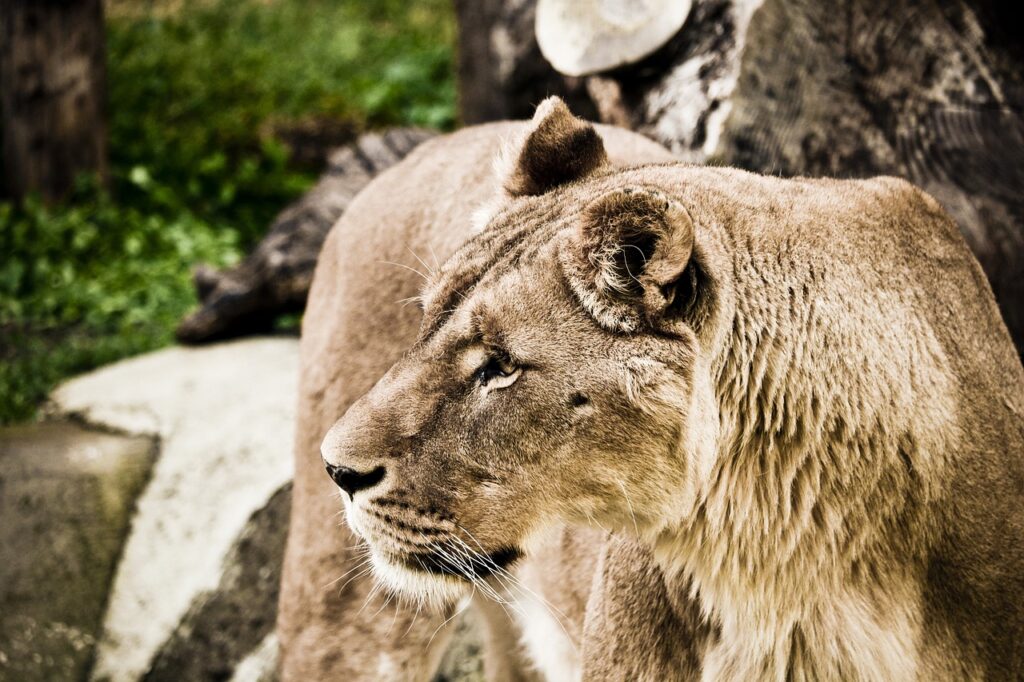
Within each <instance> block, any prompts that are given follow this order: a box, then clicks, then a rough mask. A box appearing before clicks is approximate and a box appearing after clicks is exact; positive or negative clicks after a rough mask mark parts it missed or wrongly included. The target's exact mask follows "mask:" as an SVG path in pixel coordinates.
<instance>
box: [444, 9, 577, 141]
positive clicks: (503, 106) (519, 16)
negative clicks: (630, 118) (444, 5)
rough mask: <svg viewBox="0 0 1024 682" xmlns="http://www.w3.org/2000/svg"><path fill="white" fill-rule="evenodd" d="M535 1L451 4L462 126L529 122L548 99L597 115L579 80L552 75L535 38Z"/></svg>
mask: <svg viewBox="0 0 1024 682" xmlns="http://www.w3.org/2000/svg"><path fill="white" fill-rule="evenodd" d="M535 9H536V4H535V2H534V1H533V0H455V14H456V16H457V18H458V23H459V39H458V40H459V45H458V52H459V59H458V76H459V118H460V119H461V121H462V123H463V124H464V125H472V124H475V123H485V122H487V121H501V120H505V119H519V118H530V117H531V116H533V108H534V107H535V106H537V103H538V102H540V101H541V100H542V99H544V98H545V97H547V96H548V95H558V96H560V97H561V98H562V99H564V100H565V101H566V102H567V103H568V104H569V106H570V107H571V108H572V109H573V111H574V112H575V113H577V114H578V115H580V116H584V117H587V118H593V117H595V116H596V114H597V112H596V111H595V109H594V107H593V105H592V104H591V103H590V100H589V98H588V97H587V92H586V88H585V86H584V84H583V81H582V79H579V78H566V77H564V76H562V75H561V74H559V73H556V72H555V71H554V70H553V69H552V68H551V66H550V65H549V64H548V63H547V61H545V60H544V57H543V56H542V55H541V53H540V48H539V47H538V46H537V39H536V38H535V37H534V32H533V21H534V15H535Z"/></svg>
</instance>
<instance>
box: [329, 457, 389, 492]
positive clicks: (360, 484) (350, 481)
mask: <svg viewBox="0 0 1024 682" xmlns="http://www.w3.org/2000/svg"><path fill="white" fill-rule="evenodd" d="M324 465H325V466H326V467H327V473H328V475H329V476H330V477H331V480H333V481H334V482H335V483H337V484H338V487H339V488H341V489H342V490H344V491H345V492H346V493H348V496H349V497H354V496H355V494H356V493H357V492H359V491H360V490H366V489H367V488H372V487H373V486H375V485H377V484H378V483H380V482H381V481H382V480H384V473H385V470H384V467H377V468H375V469H373V470H372V471H366V472H363V471H356V470H355V469H349V468H348V467H339V466H335V465H333V464H330V463H328V462H324Z"/></svg>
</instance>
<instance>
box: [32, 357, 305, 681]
mask: <svg viewBox="0 0 1024 682" xmlns="http://www.w3.org/2000/svg"><path fill="white" fill-rule="evenodd" d="M297 379H298V342H297V340H295V339H280V338H277V339H250V340H244V341H236V342H232V343H224V344H219V345H215V346H207V347H203V348H189V349H186V348H170V349H167V350H163V351H158V352H156V353H152V354H149V355H144V356H141V357H138V358H134V359H131V360H126V361H124V362H120V363H118V364H115V365H111V366H109V367H105V368H103V369H100V370H98V371H96V372H93V373H91V374H87V375H85V376H82V377H79V378H77V379H74V380H72V381H70V382H68V383H66V384H64V385H63V386H61V387H60V388H58V389H57V391H56V392H55V393H54V395H53V396H52V400H53V403H54V405H55V410H56V411H57V412H60V413H65V414H76V415H79V416H81V417H82V418H84V419H85V420H87V421H88V422H91V423H94V424H99V425H102V426H105V427H109V428H113V429H117V430H121V431H127V432H130V433H133V434H147V435H155V436H157V437H159V438H160V440H161V447H160V450H161V452H160V457H159V459H158V461H157V463H156V464H155V466H154V468H153V474H152V478H151V480H150V482H149V484H148V486H147V487H146V489H145V491H144V492H143V493H142V495H141V496H140V497H139V500H138V510H137V512H136V515H135V517H134V520H133V522H132V529H131V532H130V534H129V537H128V540H127V542H126V544H125V548H124V554H123V557H122V559H121V562H120V564H119V566H118V569H117V575H116V577H115V580H114V586H113V590H112V592H111V595H110V602H109V606H108V610H107V614H106V618H105V622H104V635H103V637H102V639H101V640H100V643H99V645H98V648H97V659H96V666H95V669H94V671H93V677H94V679H109V680H112V682H122V681H125V682H127V681H128V680H136V679H138V678H139V677H140V676H141V675H142V674H143V673H145V671H146V670H147V669H148V667H149V664H150V661H151V660H152V658H153V656H154V654H155V653H156V651H157V649H158V648H159V647H160V645H161V644H162V643H163V642H164V641H165V640H166V639H167V638H168V636H169V635H170V634H171V632H172V630H173V629H174V627H175V626H176V625H177V624H178V622H179V621H180V620H181V617H182V616H183V615H184V613H185V611H186V610H187V609H188V607H189V604H190V603H191V602H192V600H193V598H194V597H195V596H196V595H197V594H199V593H200V592H202V591H203V590H208V589H213V588H215V587H216V586H217V582H218V579H219V577H220V575H221V572H222V563H223V560H224V557H225V555H226V553H227V552H228V550H229V549H230V547H231V545H232V543H233V541H234V540H235V538H236V537H237V536H238V534H239V532H240V531H241V530H242V528H243V527H244V525H245V523H246V521H247V520H248V519H249V517H250V515H251V514H252V513H253V512H254V511H256V510H257V509H259V508H260V507H262V506H263V505H264V504H265V503H266V501H267V499H268V498H269V497H270V496H271V495H272V494H273V493H274V491H276V490H277V489H278V488H280V487H281V486H282V485H283V484H284V483H286V482H287V481H288V480H290V478H291V476H292V436H293V431H294V421H295V403H296V387H297Z"/></svg>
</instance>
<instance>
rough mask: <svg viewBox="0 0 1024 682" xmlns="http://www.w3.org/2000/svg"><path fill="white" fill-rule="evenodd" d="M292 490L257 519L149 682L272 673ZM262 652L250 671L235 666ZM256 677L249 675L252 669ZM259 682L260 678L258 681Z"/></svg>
mask: <svg viewBox="0 0 1024 682" xmlns="http://www.w3.org/2000/svg"><path fill="white" fill-rule="evenodd" d="M291 492H292V487H291V484H290V483H289V484H287V485H285V486H283V487H282V488H281V489H279V490H278V491H277V492H276V493H274V495H273V497H271V498H270V500H269V501H268V502H267V504H266V505H265V506H264V507H263V508H262V509H259V510H258V511H257V512H256V513H254V514H253V515H252V516H251V517H250V518H249V522H248V523H247V524H246V526H245V529H244V530H243V531H242V534H241V535H240V536H239V537H238V540H236V541H235V544H234V546H233V547H232V548H231V551H230V552H229V553H228V556H227V557H226V558H225V560H224V572H223V573H222V574H221V578H220V582H219V584H218V585H217V587H216V588H214V589H213V590H210V591H208V592H205V593H203V594H199V595H197V596H196V597H195V599H194V600H193V601H192V606H191V607H190V608H189V610H188V612H187V613H186V614H185V616H184V617H183V618H182V620H181V622H180V623H179V624H178V627H177V628H175V630H174V632H173V633H172V634H171V637H170V639H169V640H167V642H165V643H164V645H163V646H162V647H161V649H160V651H159V653H157V656H156V659H155V660H154V662H153V664H152V666H151V668H150V670H149V673H148V674H146V676H145V678H144V679H146V680H147V681H151V682H157V681H164V680H166V681H167V682H177V681H178V680H196V681H197V682H198V681H199V680H211V681H213V680H225V679H228V678H229V677H230V676H231V675H233V674H236V673H237V668H241V669H242V674H241V675H240V677H246V676H249V675H252V674H254V673H255V671H259V673H260V674H262V675H264V676H266V675H267V674H269V673H271V672H272V668H271V669H270V670H264V669H263V667H264V666H273V665H274V664H275V663H276V660H275V659H274V657H273V656H272V655H271V656H269V657H268V656H267V655H266V650H267V649H270V650H271V654H272V653H273V649H274V648H276V642H273V641H271V642H266V643H264V642H265V640H266V638H267V637H268V636H269V635H271V634H272V632H273V630H274V620H275V617H276V615H277V595H278V592H279V591H280V590H279V588H280V583H281V560H282V558H283V557H284V543H285V538H286V537H287V534H288V513H289V511H290V510H291V501H292V495H291ZM256 651H259V652H260V653H258V654H257V655H256V657H255V658H254V659H253V661H254V662H253V663H251V664H250V665H249V667H245V666H241V665H236V664H239V663H241V662H242V661H243V660H245V659H246V657H247V656H248V655H249V654H250V653H251V652H256ZM250 667H251V668H252V671H250V672H246V671H248V670H249V668H250ZM256 676H257V677H259V675H256Z"/></svg>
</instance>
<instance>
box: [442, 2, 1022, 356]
mask: <svg viewBox="0 0 1024 682" xmlns="http://www.w3.org/2000/svg"><path fill="white" fill-rule="evenodd" d="M495 3H497V4H498V5H500V4H501V3H500V0H481V2H480V6H490V5H494V4H495ZM534 3H535V0H521V1H520V2H518V3H517V7H518V12H519V13H520V14H529V15H530V16H532V15H533V11H532V8H533V5H534ZM456 6H457V7H458V3H457V5H456ZM474 6H476V5H474ZM477 12H478V13H480V14H481V15H482V16H487V17H490V20H491V21H492V22H498V23H497V24H494V23H492V24H491V25H488V26H486V27H484V28H485V30H484V29H480V28H478V29H477V30H476V31H475V32H474V35H475V39H476V41H477V42H478V43H480V44H481V45H483V47H480V46H479V45H478V46H477V47H476V48H475V49H477V50H482V49H487V50H491V52H493V51H494V50H495V47H496V46H499V47H501V48H502V49H501V54H503V55H505V57H506V60H507V61H508V60H511V61H509V63H505V64H504V65H503V66H502V67H501V72H502V73H515V72H516V71H517V70H519V69H522V68H526V67H529V69H531V70H532V71H533V72H535V73H537V74H538V75H537V76H536V79H537V80H538V81H540V82H547V83H556V84H557V83H558V82H559V79H561V82H562V83H570V82H571V79H568V78H566V77H565V76H561V75H560V74H557V73H556V72H555V71H554V70H553V69H552V68H551V67H550V66H548V67H547V69H546V72H545V70H544V69H543V68H541V67H539V66H538V65H537V62H536V60H535V58H534V56H533V55H534V52H535V51H536V49H535V46H536V40H535V39H534V37H533V34H532V33H527V32H524V31H523V30H522V29H521V27H520V28H516V27H517V26H518V24H517V23H515V22H512V23H508V24H507V26H506V25H502V23H501V22H507V21H508V20H507V18H505V17H503V15H502V14H501V12H499V11H491V13H490V14H486V13H484V12H483V11H482V10H479V9H478V10H477ZM1016 12H1017V8H1016V6H1015V4H1014V3H1008V2H1001V1H1000V0H893V1H892V2H883V3H879V2H875V1H874V0H842V1H839V0H837V1H836V2H820V0H694V3H693V8H692V10H691V12H690V15H689V17H688V18H687V20H686V23H685V24H684V26H683V27H682V29H681V30H680V31H679V33H677V34H676V36H675V37H673V38H672V39H671V40H670V41H669V42H668V43H667V44H666V45H664V46H663V47H662V48H661V49H659V50H658V51H657V52H656V53H654V54H652V55H650V56H649V57H647V58H645V59H644V60H643V61H641V62H640V63H637V64H634V65H631V66H627V67H621V68H618V69H616V70H614V71H612V72H609V73H603V74H597V75H594V76H588V77H586V78H584V79H583V80H584V83H585V87H586V90H587V93H588V94H589V95H590V98H591V100H592V102H593V105H594V106H595V108H596V109H597V110H598V116H599V118H600V119H601V120H603V121H605V122H607V123H613V124H617V125H621V126H625V127H628V128H631V129H633V130H636V131H638V132H641V133H644V134H645V135H648V136H649V137H651V138H653V139H655V140H657V141H658V142H661V143H662V144H664V145H666V146H667V147H669V148H670V149H672V150H673V151H674V152H676V153H677V154H678V155H679V156H680V157H681V158H683V159H685V160H687V161H691V162H694V163H706V162H713V163H725V164H729V165H734V166H738V167H740V168H746V169H748V170H752V171H757V172H761V173H770V174H777V175H817V176H821V175H825V176H833V177H867V176H872V175H882V174H885V175H899V176H902V177H904V178H906V179H908V180H910V181H911V182H914V183H915V184H917V185H919V186H921V187H923V188H924V189H925V190H927V191H928V192H930V193H931V194H932V195H934V196H935V198H936V199H938V200H939V201H940V202H941V203H942V204H943V205H944V206H945V207H946V209H947V210H948V211H949V212H950V213H951V214H952V215H953V217H954V218H956V220H957V222H958V223H959V225H960V229H961V231H962V232H963V234H964V237H965V238H966V240H967V242H968V244H970V246H971V249H972V250H973V251H974V254H975V255H976V256H977V257H978V260H979V261H980V262H981V265H982V267H983V268H984V269H985V273H986V275H988V278H989V281H990V282H991V284H992V288H993V290H994V292H995V295H996V300H997V301H998V302H999V305H1000V308H1001V310H1002V313H1003V316H1004V319H1005V320H1006V322H1007V326H1009V328H1010V332H1011V334H1012V335H1013V337H1014V340H1015V342H1016V343H1017V347H1018V349H1019V350H1021V351H1022V353H1024V43H1022V42H1021V41H1020V40H1019V36H1018V32H1017V29H1016V27H1017V22H1015V21H1014V19H1015V15H1016ZM462 14H463V13H462V12H460V19H461V18H462ZM531 23H532V22H531ZM463 32H464V29H463ZM481 36H491V39H490V44H487V43H486V41H482V38H481ZM494 36H499V39H498V40H497V41H496V40H495V39H494ZM463 44H464V45H465V44H466V40H463ZM461 60H462V61H463V62H467V61H470V62H472V61H473V56H472V55H467V54H463V55H461ZM477 61H484V58H483V57H482V56H479V57H478V58H477ZM518 61H522V62H523V64H522V65H520V64H519V63H518ZM476 68H477V71H476V72H472V73H471V75H478V74H479V73H480V70H481V69H484V70H486V68H489V67H487V66H486V65H485V66H483V67H481V66H478V67H476ZM465 75H466V74H465V73H464V72H460V77H463V78H465ZM461 85H462V87H463V88H466V83H462V84H461ZM470 85H471V87H472V88H473V89H475V90H476V91H479V92H484V93H487V97H489V98H490V99H491V100H492V101H498V102H504V104H503V106H502V108H501V111H499V112H496V113H497V114H501V115H506V112H519V111H521V110H522V108H523V107H524V106H529V105H530V104H535V103H536V95H535V94H533V93H524V92H523V91H522V90H521V88H518V86H516V85H515V84H514V83H510V81H508V80H507V79H506V80H503V79H501V78H496V77H491V80H490V82H489V83H480V82H477V81H475V80H474V81H473V82H471V83H470ZM550 89H551V90H553V91H555V92H557V87H550ZM480 111H481V112H482V113H484V114H487V113H488V112H487V111H486V110H485V109H481V110H480ZM581 113H583V114H584V115H585V114H586V109H583V110H582V111H581ZM467 118H468V117H467ZM486 118H487V116H484V117H483V118H476V119H473V120H486ZM495 118H497V116H495Z"/></svg>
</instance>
